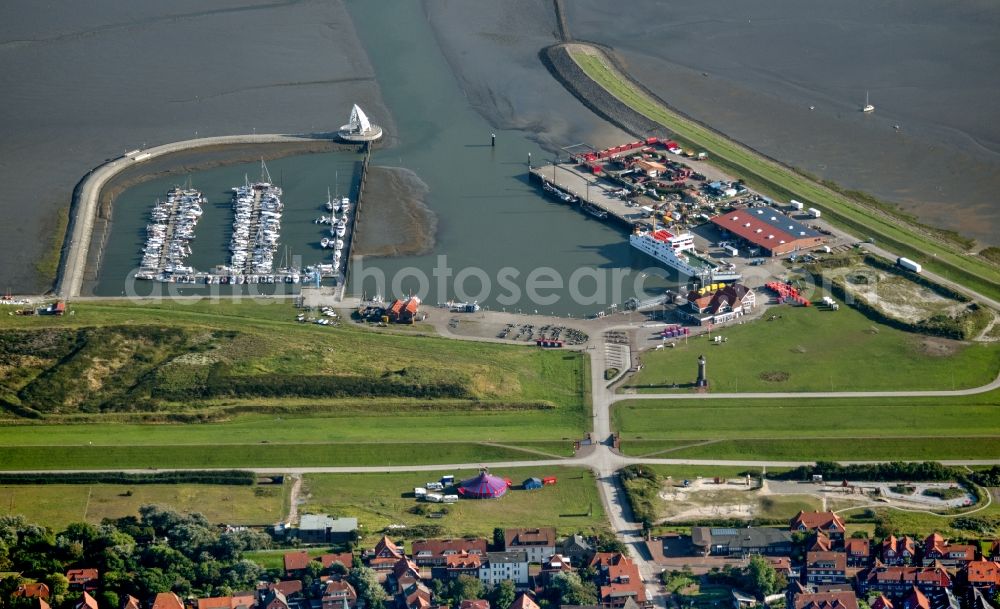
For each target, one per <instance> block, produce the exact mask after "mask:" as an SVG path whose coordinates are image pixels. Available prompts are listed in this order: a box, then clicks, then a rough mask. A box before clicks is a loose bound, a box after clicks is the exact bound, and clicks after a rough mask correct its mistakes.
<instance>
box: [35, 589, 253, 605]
mask: <svg viewBox="0 0 1000 609" xmlns="http://www.w3.org/2000/svg"><path fill="white" fill-rule="evenodd" d="M250 601H251V604H250V605H247V609H250V608H251V607H252V606H253V605H252V602H253V594H252V593H251V594H250ZM43 609H44V608H43ZM121 609H142V603H140V602H139V599H137V598H136V597H134V596H132V595H131V594H126V595H125V598H124V599H122V605H121ZM198 609H201V608H200V607H199V608H198Z"/></svg>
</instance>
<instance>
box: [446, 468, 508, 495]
mask: <svg viewBox="0 0 1000 609" xmlns="http://www.w3.org/2000/svg"><path fill="white" fill-rule="evenodd" d="M509 486H510V482H509V481H508V480H505V479H503V478H500V477H498V476H494V475H492V474H490V473H489V471H487V470H485V469H482V470H479V475H478V476H476V477H475V478H469V479H468V480H463V481H462V483H461V484H459V485H458V494H459V495H461V496H463V497H468V498H469V499H497V498H499V497H503V495H504V493H506V492H507V488H508V487H509Z"/></svg>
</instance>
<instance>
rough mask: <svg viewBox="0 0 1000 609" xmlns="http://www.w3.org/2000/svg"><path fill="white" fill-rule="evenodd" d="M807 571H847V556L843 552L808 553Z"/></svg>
mask: <svg viewBox="0 0 1000 609" xmlns="http://www.w3.org/2000/svg"><path fill="white" fill-rule="evenodd" d="M806 569H807V570H811V569H835V570H837V571H846V570H847V554H844V553H843V552H808V553H806Z"/></svg>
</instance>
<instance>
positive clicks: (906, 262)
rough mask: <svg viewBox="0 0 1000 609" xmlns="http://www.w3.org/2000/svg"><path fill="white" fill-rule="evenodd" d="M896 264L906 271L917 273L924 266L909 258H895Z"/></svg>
mask: <svg viewBox="0 0 1000 609" xmlns="http://www.w3.org/2000/svg"><path fill="white" fill-rule="evenodd" d="M896 264H898V265H899V266H901V267H903V268H904V269H906V270H908V271H913V272H914V273H919V272H921V271H923V270H924V268H923V267H922V266H920V263H919V262H914V261H912V260H910V259H909V258H897V259H896Z"/></svg>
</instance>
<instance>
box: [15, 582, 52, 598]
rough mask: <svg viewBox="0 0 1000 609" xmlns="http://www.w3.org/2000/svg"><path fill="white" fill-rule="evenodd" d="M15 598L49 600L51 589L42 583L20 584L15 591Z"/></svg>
mask: <svg viewBox="0 0 1000 609" xmlns="http://www.w3.org/2000/svg"><path fill="white" fill-rule="evenodd" d="M14 598H40V599H42V600H48V598H49V587H48V586H47V585H45V584H43V583H42V582H35V583H31V584H19V585H18V586H17V590H14Z"/></svg>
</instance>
